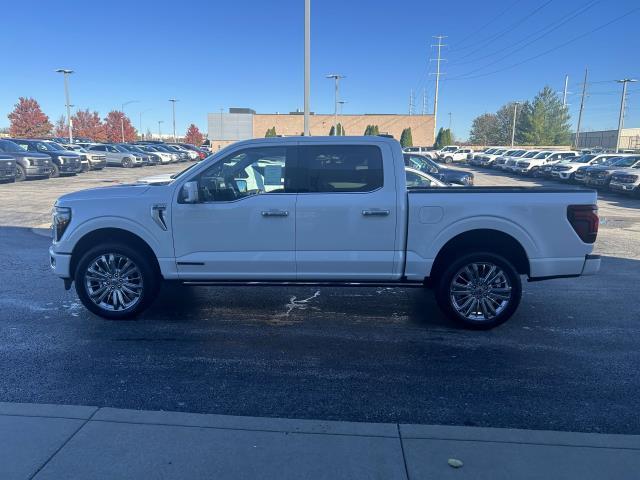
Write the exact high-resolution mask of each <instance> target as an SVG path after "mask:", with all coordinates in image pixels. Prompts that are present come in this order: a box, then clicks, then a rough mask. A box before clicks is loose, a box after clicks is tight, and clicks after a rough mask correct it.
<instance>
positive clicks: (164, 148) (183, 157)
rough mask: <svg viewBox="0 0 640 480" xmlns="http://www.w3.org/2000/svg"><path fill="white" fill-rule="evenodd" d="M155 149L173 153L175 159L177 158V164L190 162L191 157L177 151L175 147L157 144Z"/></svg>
mask: <svg viewBox="0 0 640 480" xmlns="http://www.w3.org/2000/svg"><path fill="white" fill-rule="evenodd" d="M154 148H156V149H158V150H160V151H162V152H167V153H172V154H173V155H174V158H176V162H186V161H188V160H189V155H187V154H186V153H184V152H181V151H180V150H177V149H176V148H174V147H171V146H170V145H165V144H156V145H154Z"/></svg>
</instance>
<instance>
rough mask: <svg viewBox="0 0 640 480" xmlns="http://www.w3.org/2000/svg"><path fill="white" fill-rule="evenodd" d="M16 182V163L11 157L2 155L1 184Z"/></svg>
mask: <svg viewBox="0 0 640 480" xmlns="http://www.w3.org/2000/svg"><path fill="white" fill-rule="evenodd" d="M15 181H16V161H15V160H14V159H13V157H12V156H11V155H6V154H0V183H7V182H11V183H13V182H15Z"/></svg>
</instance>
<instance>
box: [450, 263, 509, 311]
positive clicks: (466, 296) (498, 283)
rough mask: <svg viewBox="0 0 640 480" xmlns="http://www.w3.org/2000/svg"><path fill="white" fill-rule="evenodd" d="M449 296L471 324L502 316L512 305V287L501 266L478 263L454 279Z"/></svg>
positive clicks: (469, 265) (452, 303)
mask: <svg viewBox="0 0 640 480" xmlns="http://www.w3.org/2000/svg"><path fill="white" fill-rule="evenodd" d="M449 296H450V298H451V305H452V306H453V308H454V309H455V310H456V312H457V313H458V314H459V315H461V316H463V317H464V318H466V319H467V320H471V321H476V322H482V321H487V320H491V319H493V318H495V317H497V316H498V315H500V313H502V312H503V311H504V310H505V309H506V308H507V306H508V305H509V302H510V301H511V283H510V282H509V278H508V276H507V274H506V273H505V272H504V271H503V270H502V269H501V268H500V267H498V266H497V265H495V264H493V263H489V262H474V263H470V264H468V265H465V266H464V267H462V268H461V269H460V270H458V272H457V273H456V274H455V275H454V276H453V280H452V281H451V285H450V286H449Z"/></svg>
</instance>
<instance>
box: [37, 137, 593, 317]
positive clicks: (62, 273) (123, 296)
mask: <svg viewBox="0 0 640 480" xmlns="http://www.w3.org/2000/svg"><path fill="white" fill-rule="evenodd" d="M294 158H295V160H294V161H295V162H296V168H294V169H291V168H287V166H288V165H289V162H291V160H292V159H294ZM266 193H270V194H269V195H266ZM354 193H357V195H355V194H354ZM596 201H597V198H596V193H595V192H594V191H591V190H570V189H565V190H560V189H556V190H552V191H549V190H547V189H540V188H513V187H504V188H500V187H489V188H486V189H485V188H483V187H476V188H446V189H433V188H410V189H407V185H406V173H405V165H404V161H403V156H402V150H401V148H400V144H399V143H398V142H397V141H395V140H393V139H388V138H383V137H370V138H366V139H363V138H360V137H302V138H301V137H292V138H282V137H276V138H271V139H269V138H267V139H264V138H261V139H254V140H247V141H241V142H237V143H235V144H234V145H232V146H230V147H227V148H226V149H224V150H222V151H220V152H219V153H218V154H216V155H212V156H211V157H209V158H208V159H207V160H205V161H203V162H199V163H196V164H193V165H192V166H191V168H189V169H187V170H186V171H184V172H182V173H181V174H178V175H176V176H175V177H174V178H173V179H172V181H170V182H166V181H164V182H161V183H159V184H158V185H155V186H151V185H150V184H144V183H141V184H134V185H117V186H109V187H105V188H98V189H90V190H84V191H77V192H74V193H70V194H67V195H64V196H62V197H60V198H59V199H58V200H57V202H56V204H55V209H54V215H53V244H52V246H51V248H50V250H49V253H50V263H51V268H52V270H53V272H54V273H55V274H56V275H57V276H59V277H61V278H63V279H64V283H65V286H66V287H67V288H71V286H72V284H73V283H75V287H76V293H77V295H78V297H79V298H80V301H81V302H82V303H83V305H85V307H86V308H87V309H89V310H90V311H91V312H93V313H95V314H97V315H100V316H102V317H105V318H110V319H123V318H130V317H132V316H135V315H136V314H138V313H140V312H142V311H143V310H145V309H146V308H147V307H148V306H149V305H150V304H151V303H152V302H153V300H154V298H155V297H156V296H157V294H158V291H159V287H160V285H161V283H162V281H163V280H178V281H181V282H198V283H205V284H206V283H207V282H216V283H219V282H224V281H229V282H236V283H243V282H250V283H251V284H255V283H271V284H278V283H282V282H286V283H287V284H290V283H295V282H315V283H323V282H330V283H331V284H332V285H337V284H340V283H344V284H352V283H353V282H361V283H364V284H366V283H367V282H375V283H374V284H375V285H376V286H379V285H380V284H381V283H382V284H385V285H389V286H399V287H407V286H416V287H422V286H423V285H425V283H426V284H427V285H431V286H433V288H434V289H435V297H436V300H437V302H438V305H439V306H440V307H441V308H442V310H443V311H444V312H445V313H446V315H448V316H449V317H450V318H452V319H454V320H457V321H460V322H462V323H463V324H464V325H466V326H468V327H471V328H485V329H486V328H491V327H494V326H496V325H499V324H501V323H503V322H504V321H506V320H507V319H508V318H509V317H510V316H511V315H512V314H513V313H514V312H515V310H516V309H517V307H518V304H519V303H520V299H521V296H522V286H521V275H526V276H527V277H528V278H529V279H530V280H544V279H547V278H556V277H577V276H580V275H588V274H594V273H596V272H597V271H598V270H599V267H600V258H599V257H598V256H594V255H592V251H593V244H594V242H595V240H596V236H597V228H598V216H597V207H596ZM114 218H117V221H116V220H114ZM203 222H206V225H207V229H208V231H210V232H214V234H211V235H203Z"/></svg>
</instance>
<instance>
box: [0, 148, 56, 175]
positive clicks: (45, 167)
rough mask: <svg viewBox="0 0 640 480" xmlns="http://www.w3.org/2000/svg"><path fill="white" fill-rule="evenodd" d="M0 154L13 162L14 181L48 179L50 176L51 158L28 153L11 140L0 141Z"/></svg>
mask: <svg viewBox="0 0 640 480" xmlns="http://www.w3.org/2000/svg"><path fill="white" fill-rule="evenodd" d="M0 153H2V154H3V155H8V156H10V157H11V158H13V160H14V161H15V167H16V177H15V179H16V181H18V182H21V181H23V180H26V179H27V178H49V175H50V174H51V157H50V156H49V155H46V154H42V153H37V152H29V151H27V150H26V149H25V148H23V147H20V146H19V145H18V144H16V143H14V142H12V141H11V140H5V139H0Z"/></svg>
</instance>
